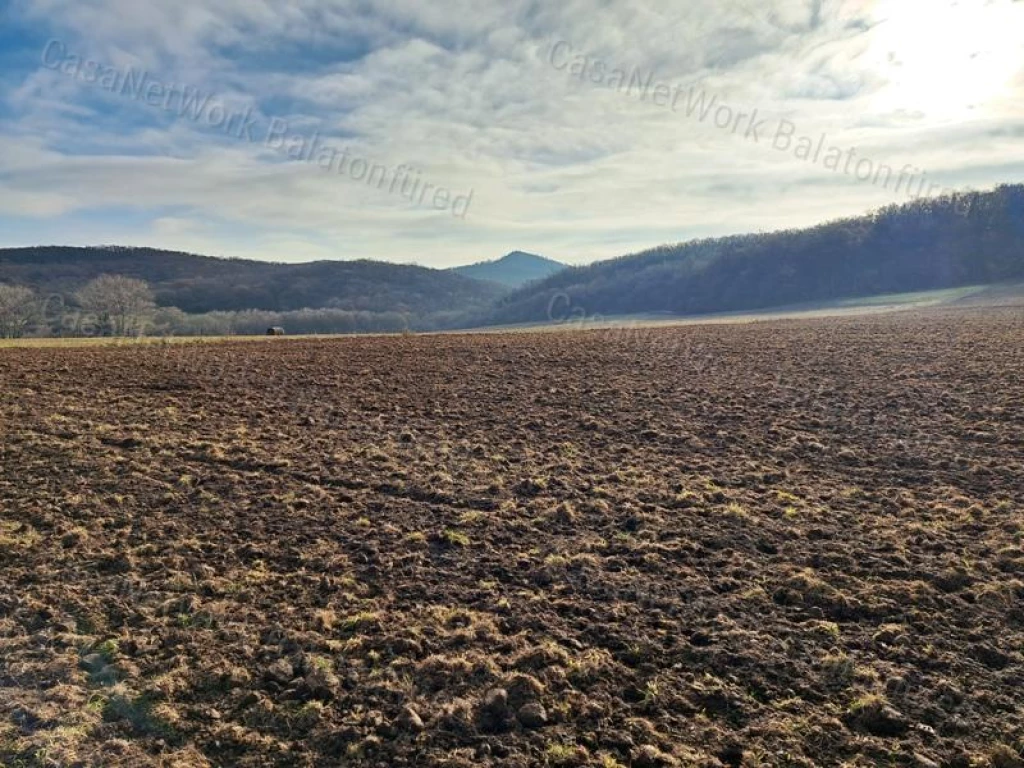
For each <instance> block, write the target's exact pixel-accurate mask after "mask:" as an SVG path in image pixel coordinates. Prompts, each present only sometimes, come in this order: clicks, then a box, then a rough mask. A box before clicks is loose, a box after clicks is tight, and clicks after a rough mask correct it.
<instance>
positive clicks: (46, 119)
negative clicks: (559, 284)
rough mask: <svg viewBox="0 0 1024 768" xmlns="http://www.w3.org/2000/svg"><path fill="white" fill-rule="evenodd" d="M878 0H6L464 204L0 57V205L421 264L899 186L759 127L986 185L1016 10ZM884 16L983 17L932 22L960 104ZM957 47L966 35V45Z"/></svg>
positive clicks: (233, 246)
mask: <svg viewBox="0 0 1024 768" xmlns="http://www.w3.org/2000/svg"><path fill="white" fill-rule="evenodd" d="M894 1H895V0H894ZM898 2H899V3H905V4H907V5H908V6H913V7H914V8H912V9H911V10H910V11H904V10H897V6H896V5H894V4H893V2H890V1H889V0H878V2H874V1H873V0H872V1H869V0H860V1H857V2H854V1H846V2H843V1H841V0H814V1H813V2H803V1H802V0H781V1H779V2H775V3H774V4H768V5H764V4H761V3H757V4H755V3H753V2H752V0H725V1H724V2H717V0H695V2H692V3H688V4H687V5H686V6H685V7H684V8H679V7H678V6H677V4H675V3H673V2H668V0H662V1H660V2H656V1H655V0H647V1H646V2H640V0H614V1H613V2H607V3H596V2H594V0H588V1H586V2H585V1H584V0H568V2H566V3H562V4H541V3H538V2H535V1H534V0H520V1H519V2H511V3H509V2H504V1H503V0H472V1H471V0H443V1H442V2H438V3H414V2H412V1H411V0H388V1H387V2H379V3H374V4H373V8H372V10H370V7H369V6H368V5H367V4H365V3H359V2H356V0H351V1H349V0H337V1H336V2H331V1H329V0H301V1H300V2H284V0H280V1H276V0H274V1H271V0H257V1H255V2H254V1H253V0H191V1H190V2H188V3H185V4H182V3H180V2H171V1H170V0H152V1H151V2H148V3H138V2H136V1H135V0H19V1H18V3H17V5H16V6H15V8H14V13H15V15H16V18H17V19H18V20H19V21H20V22H21V23H23V24H30V25H33V26H35V27H37V28H38V29H39V30H40V31H41V32H42V35H41V36H42V37H44V38H45V37H51V36H52V37H56V38H59V39H61V40H63V41H65V42H66V44H67V46H68V48H69V50H73V51H76V52H79V53H81V54H82V55H86V56H91V57H95V58H97V59H98V60H101V61H104V62H109V63H111V64H114V65H118V66H122V67H125V66H137V67H144V68H146V69H148V70H149V71H150V72H151V73H152V74H153V76H154V77H157V78H160V79H161V80H163V81H165V82H176V83H186V84H188V85H190V86H193V87H196V88H199V89H202V90H204V91H206V92H208V93H212V94H216V95H217V96H218V97H220V98H221V99H223V100H224V102H225V103H227V104H230V105H237V106H239V107H242V106H250V107H253V108H255V110H256V112H255V114H256V116H257V118H258V120H259V124H260V127H261V129H264V130H265V128H266V126H267V125H268V123H269V121H270V118H272V117H280V118H284V119H287V120H288V122H289V124H290V125H292V126H293V127H294V128H295V129H296V130H301V131H303V132H305V133H306V134H307V135H308V134H310V133H312V132H313V131H314V130H318V131H319V132H320V133H321V134H322V135H323V136H324V137H325V140H329V141H330V143H332V144H335V145H337V146H342V145H344V146H347V147H348V148H349V149H350V151H351V152H352V153H353V154H356V155H359V156H361V157H364V158H366V159H368V160H370V161H373V162H379V163H382V164H384V165H386V166H387V167H389V168H392V169H393V168H396V167H398V166H399V165H401V164H408V165H412V166H413V167H414V168H415V169H417V170H418V171H419V172H420V173H421V174H422V177H423V178H424V179H425V180H430V181H431V182H432V183H433V184H435V185H437V184H440V185H444V186H446V187H448V188H450V189H452V190H454V191H455V192H456V193H458V194H462V193H464V192H466V191H468V190H469V189H472V190H473V203H472V206H471V208H470V211H469V214H468V216H467V217H466V220H465V221H463V220H459V219H455V218H453V217H452V216H451V215H450V214H448V213H444V212H440V213H439V212H434V211H430V210H428V209H424V208H416V207H415V206H411V205H410V204H409V203H408V202H407V201H406V200H404V199H402V198H401V197H400V196H397V195H388V194H386V193H385V192H384V191H382V190H378V189H374V188H372V187H369V186H367V185H366V184H362V183H358V182H355V181H353V180H351V179H350V178H346V177H344V176H340V177H339V176H338V175H336V174H329V173H325V172H323V171H321V170H319V169H318V168H316V167H315V166H312V165H309V164H305V163H285V162H282V158H281V156H280V155H279V154H277V153H274V152H272V151H270V150H268V149H267V148H266V147H264V146H262V145H261V143H260V142H259V141H257V142H248V141H245V140H239V139H235V138H230V137H227V136H224V135H223V134H219V133H217V132H215V131H210V130H209V129H206V128H204V127H203V126H202V125H199V124H196V123H194V122H191V121H189V120H185V119H175V120H172V119H170V118H169V117H168V116H167V115H166V114H159V113H158V112H155V111H154V110H153V108H151V107H148V106H146V105H144V104H141V103H139V102H137V101H133V100H131V99H127V98H124V97H119V96H116V95H110V94H106V93H103V92H102V91H99V90H98V89H97V88H96V87H95V86H90V85H88V84H85V83H82V82H77V81H74V80H72V79H71V78H68V77H65V76H62V75H60V74H59V73H55V72H52V71H49V70H45V69H42V68H38V69H36V70H34V71H23V72H20V73H12V72H8V73H6V74H0V84H2V85H3V88H4V90H3V93H5V97H4V102H3V103H4V104H6V106H7V111H8V117H7V118H5V119H0V215H8V216H10V215H15V216H23V217H28V218H29V219H32V220H38V231H39V232H40V241H43V240H45V239H46V238H45V237H44V233H52V232H54V231H59V232H61V233H64V234H65V236H67V237H69V238H72V241H74V237H75V234H74V231H73V229H72V228H71V227H70V226H67V225H66V222H65V223H63V224H61V225H60V226H54V225H55V223H58V222H56V220H57V219H59V218H60V217H62V216H64V215H66V214H69V213H72V212H75V213H77V214H78V215H79V216H81V215H83V214H85V215H88V214H89V212H90V211H93V212H95V215H96V216H97V217H107V218H104V219H103V222H104V226H105V227H106V229H105V230H104V231H105V232H109V233H110V235H111V237H112V238H113V237H118V236H120V237H124V238H126V239H128V238H130V239H131V240H132V242H140V241H141V240H145V241H146V242H147V243H148V244H151V245H154V246H160V247H173V248H185V247H187V248H188V249H189V250H195V251H209V252H212V253H220V254H228V255H239V256H240V255H252V256H257V257H262V258H277V259H288V260H298V259H303V258H349V257H370V258H387V259H391V260H394V261H400V262H408V261H411V260H416V261H419V262H421V263H426V264H430V265H435V266H447V265H450V264H454V263H463V262H467V261H476V260H479V259H480V258H488V257H494V256H498V255H500V254H502V253H504V252H506V251H509V250H512V249H516V248H524V249H529V250H536V251H540V252H543V253H546V254H548V255H551V256H554V257H558V258H564V259H567V260H574V261H585V260H589V259H593V258H604V257H611V256H615V255H619V254H621V253H624V252H627V251H633V250H639V249H641V248H643V247H646V246H651V245H656V244H659V243H662V242H666V241H672V240H681V239H686V238H687V237H692V236H704V235H707V234H712V233H726V232H741V231H744V230H747V229H760V228H763V229H775V228H781V227H788V226H797V225H805V224H812V223H814V222H815V221H819V220H822V219H827V218H832V217H835V216H839V215H850V214H854V213H858V212H861V211H863V210H866V209H867V208H870V207H874V206H878V205H882V204H886V203H889V202H902V201H903V200H905V199H906V198H905V197H901V196H900V195H898V194H894V193H893V192H892V191H891V190H889V191H887V190H885V189H881V188H880V187H879V186H877V185H872V184H870V183H863V182H858V181H856V180H855V179H852V178H850V177H849V176H845V175H843V174H837V173H835V172H832V171H829V170H827V169H825V168H823V167H822V166H821V164H820V163H817V164H815V163H809V162H802V161H800V160H799V159H797V158H796V157H795V156H794V155H793V153H792V152H791V151H789V152H787V151H779V150H778V149H773V148H772V146H771V144H772V138H773V136H774V132H775V130H776V129H777V127H778V126H779V124H780V120H782V119H785V120H788V121H790V122H791V123H792V125H793V126H795V131H796V132H797V133H798V134H799V135H806V136H810V137H815V138H816V137H818V136H820V135H821V134H822V133H825V134H826V135H827V137H828V142H829V143H830V144H832V145H835V146H838V147H842V148H843V149H846V150H848V149H856V150H858V155H859V157H866V158H869V159H871V160H872V162H873V163H874V164H875V165H876V166H877V165H881V164H888V165H891V166H893V167H894V168H896V169H899V168H902V167H903V166H905V165H908V164H909V165H912V166H914V167H916V168H919V169H921V170H922V171H927V172H928V174H929V176H930V177H931V178H933V179H937V180H940V182H941V184H942V185H943V186H950V187H951V186H956V185H961V184H970V185H973V186H983V185H987V184H994V183H998V182H1001V181H1014V180H1015V179H1014V177H1013V174H1014V173H1019V171H1020V167H1019V161H1018V158H1019V157H1021V144H1022V141H1024V134H1022V131H1021V126H1022V125H1024V110H1022V107H1021V105H1022V104H1024V100H1022V99H1021V96H1022V95H1024V75H1022V67H1021V65H1022V63H1024V59H1022V58H1021V56H1020V54H1021V52H1022V50H1021V44H1020V41H1022V40H1024V3H1013V2H1011V1H1010V0H992V1H991V2H984V1H983V0H974V1H973V2H968V1H967V0H963V1H962V2H960V3H958V4H953V3H952V2H951V0H929V6H928V10H927V11H925V10H923V9H922V8H920V7H918V6H915V2H917V0H898ZM946 6H949V9H947V8H946ZM954 6H955V7H954ZM899 8H900V9H902V8H904V6H899ZM914 9H916V11H915V10H914ZM912 12H917V13H919V14H922V15H928V16H929V17H932V18H946V19H947V20H948V25H947V27H946V30H945V31H946V33H947V34H952V33H953V32H954V31H955V30H956V29H957V28H958V27H959V28H963V27H964V24H965V23H966V22H965V19H966V20H967V21H969V22H970V24H973V25H974V27H972V28H975V27H976V28H977V29H980V30H992V29H998V30H1000V34H999V35H998V36H997V37H995V38H993V37H992V36H991V35H987V36H982V37H977V36H975V37H969V36H968V37H965V38H964V39H960V40H959V41H954V40H953V39H950V41H949V42H950V45H952V43H953V42H957V44H956V46H953V48H952V49H950V50H953V51H954V52H956V54H957V56H958V57H959V58H958V59H957V61H959V62H960V63H961V64H962V65H963V66H965V67H968V68H970V67H975V68H976V70H977V72H978V73H983V72H989V71H996V70H995V69H991V70H990V69H989V68H990V67H996V65H998V68H999V69H998V71H999V72H1000V78H999V82H998V83H997V84H995V85H993V84H992V83H991V82H987V83H986V90H985V93H984V94H983V96H984V98H981V95H982V94H973V96H975V97H977V98H973V97H972V98H970V99H966V102H969V103H965V98H964V97H965V90H964V87H963V84H962V81H961V80H959V79H956V78H952V75H953V74H955V73H956V72H957V71H958V70H956V69H948V68H946V69H943V70H942V72H945V73H946V74H945V75H944V77H946V79H947V80H950V79H953V80H955V82H950V83H948V85H949V86H950V88H951V90H949V91H944V90H943V89H944V86H945V85H946V84H947V83H943V82H939V81H936V82H932V81H930V80H928V79H927V66H928V62H929V61H931V60H932V58H930V57H938V56H940V54H942V49H939V48H935V47H934V45H935V44H934V43H929V44H927V45H926V44H925V43H922V42H920V40H921V39H927V38H928V35H927V34H926V32H925V30H924V29H923V28H917V27H914V26H910V27H908V28H906V29H904V30H903V32H901V33H900V34H898V35H896V36H895V37H894V36H893V31H892V30H894V29H896V30H899V29H902V28H903V27H901V26H900V25H904V26H905V19H908V18H912V16H909V15H905V14H910V13H912ZM901 20H904V21H901ZM982 38H984V39H987V40H990V44H989V48H987V49H984V50H980V49H979V50H978V51H973V48H977V47H978V46H979V45H981V43H979V42H977V41H978V40H981V39H982ZM560 40H564V41H566V42H567V43H568V44H570V45H571V48H572V52H573V53H574V54H577V53H578V54H584V55H587V56H588V57H590V59H592V60H597V59H599V60H601V61H602V62H603V63H604V65H605V66H606V67H607V68H616V67H619V68H623V69H626V70H631V69H632V68H634V67H636V68H637V69H638V71H639V72H642V73H650V74H651V77H652V79H653V80H654V81H655V82H657V83H663V84H665V85H666V86H670V87H675V86H677V85H679V86H686V85H688V84H692V83H700V88H702V89H704V91H705V93H706V98H707V99H711V98H714V99H715V100H716V101H715V106H716V109H717V107H719V106H721V105H723V104H724V105H726V106H727V107H728V108H729V109H730V110H731V112H730V114H732V115H733V116H734V117H735V116H737V115H738V114H740V113H750V112H752V111H753V110H754V109H755V108H756V109H758V111H759V115H760V116H761V118H762V119H764V120H765V121H766V126H765V129H764V131H765V132H766V135H762V136H761V138H760V141H759V142H758V143H754V142H753V141H752V140H750V139H749V138H748V139H744V138H743V134H744V131H743V130H740V131H738V132H737V134H738V135H733V134H732V133H731V132H730V131H728V130H721V129H718V128H716V127H714V125H713V120H714V116H713V115H714V114H715V113H713V112H712V113H709V114H711V115H712V117H710V118H708V119H705V120H704V121H703V122H702V121H700V120H697V119H694V118H693V117H690V118H688V117H687V116H686V115H685V114H683V112H684V111H685V110H678V111H675V112H673V111H672V109H671V108H669V107H666V106H660V107H659V106H656V105H654V104H652V103H651V99H650V98H648V99H646V100H640V99H638V98H637V97H636V96H635V95H633V96H629V95H626V94H623V93H619V92H616V91H615V90H612V89H609V88H606V87H602V86H599V85H594V84H593V83H590V82H581V81H580V80H579V79H578V78H574V77H571V76H570V75H569V74H568V72H566V71H560V70H558V69H556V68H555V67H554V66H552V63H551V60H550V53H551V46H552V45H553V44H554V43H556V42H558V41H560ZM929 45H931V46H933V47H928V46H929ZM901 51H902V56H903V59H904V60H905V61H903V63H902V64H900V65H899V66H897V65H896V64H893V62H894V61H896V60H897V59H895V58H893V56H894V55H896V54H900V52H901ZM975 53H977V56H973V54H975ZM915 57H916V58H915ZM936 60H941V59H936ZM901 61H902V60H901ZM907 62H912V63H910V64H908V63H907ZM913 62H916V63H913ZM993 62H994V63H993ZM908 67H911V69H909V70H908ZM914 67H916V69H914ZM968 71H973V70H970V69H968ZM908 72H910V74H908ZM989 79H990V80H991V78H989ZM946 95H948V98H944V97H945V96H946ZM966 95H971V94H966ZM912 97H913V98H912ZM2 114H3V112H2V111H0V115H2ZM722 114H723V115H724V113H722ZM737 119H738V118H737ZM260 138H262V135H261V136H260ZM126 208H132V209H136V210H138V209H141V210H142V211H143V212H144V214H145V215H148V216H149V219H150V226H149V227H147V228H143V229H139V228H138V227H137V226H136V225H135V224H132V225H128V224H124V225H120V224H119V223H118V221H117V220H116V218H110V217H111V216H116V214H111V213H110V211H116V210H118V209H126ZM89 231H90V232H91V231H92V230H89ZM108 241H109V240H108Z"/></svg>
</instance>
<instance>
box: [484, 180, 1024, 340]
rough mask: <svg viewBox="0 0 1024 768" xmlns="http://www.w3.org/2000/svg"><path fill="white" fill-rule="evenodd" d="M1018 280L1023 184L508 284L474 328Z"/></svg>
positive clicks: (1022, 258)
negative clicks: (509, 290) (518, 286)
mask: <svg viewBox="0 0 1024 768" xmlns="http://www.w3.org/2000/svg"><path fill="white" fill-rule="evenodd" d="M1021 278H1024V186H1021V185H1015V186H1002V187H999V188H997V189H996V190H994V191H992V192H985V193H966V194H960V195H956V196H952V197H943V198H936V199H930V200H920V201H917V202H914V203H911V204H908V205H904V206H895V205H894V206H890V207H887V208H885V209H882V210H880V211H877V212H875V213H873V214H870V215H867V216H863V217H859V218H851V219H843V220H839V221H834V222H830V223H827V224H823V225H821V226H817V227H813V228H811V229H805V230H786V231H781V232H773V233H761V234H751V235H742V236H735V237H725V238H715V239H705V240H697V241H693V242H688V243H683V244H679V245H666V246H661V247H659V248H654V249H652V250H649V251H645V252H643V253H639V254H635V255H631V256H623V257H621V258H618V259H613V260H611V261H603V262H598V263H595V264H591V265H589V266H586V267H576V268H570V269H567V270H565V271H563V272H560V273H558V274H556V275H553V276H552V277H550V278H548V279H546V280H544V281H542V282H540V283H535V284H532V285H529V286H526V287H525V288H523V289H520V290H518V291H515V292H513V293H511V294H509V295H508V296H506V297H504V298H503V299H500V300H499V302H498V304H497V306H496V307H495V308H494V309H493V310H492V311H490V312H488V313H486V314H485V315H483V316H481V317H479V318H477V319H478V320H479V321H480V322H481V323H488V324H501V323H521V322H543V321H548V320H560V319H564V318H565V317H566V316H567V315H568V313H569V312H570V311H572V312H576V313H580V312H582V313H586V314H587V315H594V314H601V315H622V314H633V313H644V312H674V313H680V314H700V313H708V312H725V311H733V310H749V309H762V308H767V307H777V306H784V305H789V304H799V303H806V302H815V301H825V300H831V299H838V298H847V297H855V296H870V295H874V294H882V293H897V292H907V291H920V290H931V289H936V288H947V287H956V286H962V285H971V284H981V283H995V282H1000V281H1003V280H1011V279H1021Z"/></svg>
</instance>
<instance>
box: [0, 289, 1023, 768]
mask: <svg viewBox="0 0 1024 768" xmlns="http://www.w3.org/2000/svg"><path fill="white" fill-rule="evenodd" d="M0 441H2V443H0V763H2V764H3V765H5V766H158V765H160V766H182V767H183V768H184V767H185V766H188V767H189V768H191V767H192V766H236V765H237V766H331V765H339V766H343V765H351V766H513V767H515V766H605V767H606V768H612V767H613V766H636V768H650V767H652V766H719V765H726V766H739V765H743V766H780V767H781V766H813V765H836V766H838V765H849V766H866V765H876V766H883V765H884V766H890V765H906V766H921V767H927V766H932V765H936V764H938V765H943V766H964V767H965V768H966V767H967V766H971V765H976V766H993V767H994V768H1009V767H1010V766H1020V765H1022V764H1024V763H1022V757H1021V755H1022V749H1024V713H1022V711H1021V707H1022V704H1024V693H1022V691H1024V657H1022V650H1024V546H1022V542H1024V511H1022V510H1024V314H1022V312H1021V311H1020V310H1019V309H1018V310H1002V311H999V310H985V309H973V308H972V309H964V310H959V311H950V310H943V311H935V312H930V313H929V312H920V313H906V314H894V315H886V316H876V317H863V318H844V319H830V320H814V321H789V322H771V323H754V324H747V325H733V326H727V325H719V326H708V327H700V326H688V327H682V328H659V329H656V330H649V331H643V332H635V333H622V332H616V331H597V332H589V333H519V334H507V335H463V336H433V337H430V336H424V337H414V336H408V337H388V338H351V339H337V340H321V341H316V340H299V339H281V340H276V341H274V342H272V343H266V342H263V343H235V344H196V345H189V344H186V345H169V346H160V345H151V346H138V347H131V346H128V347H125V346H118V347H83V348H68V349H60V348H47V349H7V350H0Z"/></svg>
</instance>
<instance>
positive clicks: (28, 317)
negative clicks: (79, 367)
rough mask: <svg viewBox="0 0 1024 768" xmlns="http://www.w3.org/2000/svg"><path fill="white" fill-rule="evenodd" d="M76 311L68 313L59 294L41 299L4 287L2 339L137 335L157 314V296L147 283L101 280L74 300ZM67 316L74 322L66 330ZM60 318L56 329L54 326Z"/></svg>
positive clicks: (22, 288) (0, 301)
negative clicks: (54, 321) (29, 334)
mask: <svg viewBox="0 0 1024 768" xmlns="http://www.w3.org/2000/svg"><path fill="white" fill-rule="evenodd" d="M74 298H75V300H76V304H77V309H76V310H75V311H74V312H73V313H69V312H68V311H67V309H68V307H66V305H65V301H64V297H63V296H61V295H56V296H49V297H41V296H40V295H39V294H37V293H36V291H34V290H32V289H31V288H29V287H27V286H24V285H6V284H0V338H5V339H16V338H20V337H22V336H25V335H27V334H28V333H30V332H33V333H37V334H47V335H48V334H49V333H53V332H56V335H74V336H139V335H142V334H143V333H145V332H146V330H147V326H148V324H149V322H150V320H151V319H152V316H153V312H154V310H155V309H156V302H155V300H154V298H153V291H152V290H151V289H150V287H149V286H148V285H147V284H146V283H145V281H143V280H136V279H133V278H130V277H124V276H123V275H101V276H100V277H97V278H96V279H95V280H90V281H89V282H88V283H86V284H85V286H83V287H82V288H81V290H79V291H78V292H77V293H76V294H75V295H74ZM69 316H73V317H74V321H73V322H72V323H71V324H70V327H69V326H68V322H67V321H68V318H69ZM55 318H56V319H58V327H56V328H54V327H53V326H52V322H53V320H54V319H55Z"/></svg>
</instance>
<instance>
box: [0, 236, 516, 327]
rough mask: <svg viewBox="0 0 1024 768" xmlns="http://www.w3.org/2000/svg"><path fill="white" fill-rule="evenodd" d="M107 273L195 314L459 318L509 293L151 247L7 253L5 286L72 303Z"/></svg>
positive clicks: (465, 283)
mask: <svg viewBox="0 0 1024 768" xmlns="http://www.w3.org/2000/svg"><path fill="white" fill-rule="evenodd" d="M102 274H116V275H125V276H127V277H133V278H138V279H141V280H145V281H146V282H148V283H149V284H150V285H151V286H152V288H153V292H154V294H155V296H156V301H157V304H159V305H160V306H165V307H171V306H173V307H177V308H179V309H181V310H183V311H185V312H189V313H204V312H211V311H238V310H249V309H256V310H268V311H275V312H286V311H293V310H301V309H307V308H330V309H339V310H347V311H358V312H374V313H378V312H398V313H409V314H411V315H415V316H427V315H434V314H438V313H443V314H445V315H447V316H450V317H454V315H456V314H461V313H462V312H466V311H471V310H478V311H479V310H481V309H483V308H485V307H487V306H489V305H490V303H491V302H492V301H493V300H494V299H495V298H496V297H498V296H499V295H501V293H502V289H501V288H500V286H497V285H494V284H490V283H485V282H482V281H478V280H473V279H470V278H468V277H464V276H462V275H459V274H457V273H455V272H450V271H444V270H435V269H426V268H424V267H417V266H408V265H398V264H389V263H385V262H376V261H330V262H326V261H324V262H312V263H307V264H271V263H266V262H259V261H248V260H240V259H217V258H212V257H209V256H197V255H193V254H188V253H177V252H170V251H161V250H154V249H150V248H122V247H102V248H67V247H39V248H15V249H0V282H6V283H14V284H18V285H26V286H28V287H30V288H32V289H34V290H35V291H36V292H37V293H38V294H40V295H42V296H50V295H54V294H59V295H63V296H66V297H73V296H74V294H75V292H76V291H77V290H79V289H80V288H81V287H82V286H83V285H84V284H85V283H87V282H88V281H89V280H91V279H93V278H95V277H97V276H99V275H102Z"/></svg>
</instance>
